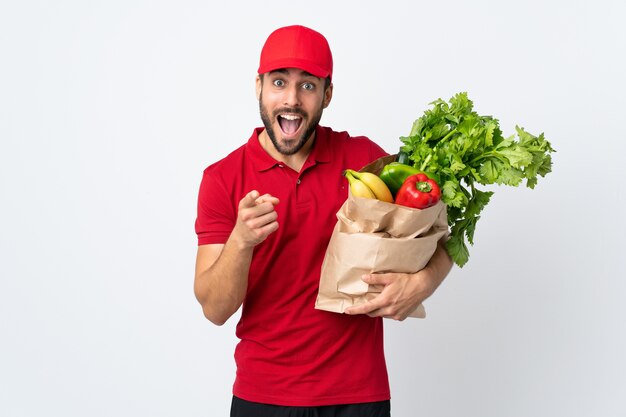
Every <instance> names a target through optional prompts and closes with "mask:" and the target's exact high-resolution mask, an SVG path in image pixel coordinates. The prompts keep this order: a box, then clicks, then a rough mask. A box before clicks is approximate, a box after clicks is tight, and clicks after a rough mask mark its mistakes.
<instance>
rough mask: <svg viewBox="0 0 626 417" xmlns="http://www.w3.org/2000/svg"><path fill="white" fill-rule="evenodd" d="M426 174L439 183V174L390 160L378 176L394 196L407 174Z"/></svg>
mask: <svg viewBox="0 0 626 417" xmlns="http://www.w3.org/2000/svg"><path fill="white" fill-rule="evenodd" d="M421 173H424V174H426V175H427V176H428V177H429V178H431V179H433V180H434V181H435V182H437V183H439V178H438V177H439V176H438V175H436V174H434V173H430V172H422V171H420V170H419V169H417V168H415V167H412V166H411V165H407V164H403V163H400V162H391V163H389V164H387V165H385V166H384V167H383V169H382V171H381V172H380V175H379V177H380V178H381V179H382V180H383V182H384V183H385V184H387V187H388V188H389V191H391V194H393V196H394V197H395V195H396V193H397V192H398V190H399V189H400V187H401V186H402V183H404V180H406V179H407V178H408V177H409V176H411V175H415V174H421Z"/></svg>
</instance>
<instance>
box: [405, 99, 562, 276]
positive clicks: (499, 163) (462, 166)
mask: <svg viewBox="0 0 626 417" xmlns="http://www.w3.org/2000/svg"><path fill="white" fill-rule="evenodd" d="M431 105H432V108H431V109H428V110H426V111H425V112H424V114H423V115H422V116H421V117H420V118H419V119H417V120H416V121H415V122H414V123H413V126H412V129H411V132H410V134H409V136H406V137H401V138H400V140H401V141H402V143H403V146H402V147H401V148H400V150H401V151H402V152H405V153H407V154H408V155H409V159H410V161H411V163H412V164H413V166H415V167H416V168H419V169H421V170H422V171H425V172H432V173H436V174H437V175H439V178H440V179H441V181H440V185H441V189H442V196H441V199H442V200H443V202H444V203H446V204H447V207H448V209H447V210H448V224H449V226H450V237H449V239H448V241H447V243H446V249H447V251H448V253H449V254H450V256H451V258H452V260H453V261H454V263H456V264H457V265H458V266H460V267H463V266H464V265H465V264H466V263H467V261H468V260H469V249H468V247H467V243H466V241H467V242H468V243H469V244H470V245H473V244H474V231H475V229H476V223H477V222H478V220H479V219H480V213H481V212H482V210H483V209H484V208H485V206H486V205H487V204H488V203H489V200H490V198H491V196H492V195H493V191H482V190H479V189H478V188H477V185H491V184H498V185H507V186H513V187H517V186H519V185H520V184H522V182H523V181H524V180H525V181H526V186H527V187H529V188H534V187H535V186H536V184H537V179H538V178H537V177H538V176H541V177H544V176H545V175H546V174H548V173H549V172H551V170H552V158H551V156H550V154H551V153H552V152H555V150H554V149H553V148H552V146H551V145H550V142H548V141H547V140H546V139H545V137H544V135H543V133H542V134H540V135H539V136H534V135H532V134H531V133H529V132H527V131H525V130H524V129H523V128H521V127H519V126H516V128H515V130H516V135H513V136H511V137H507V138H505V137H503V136H502V131H501V130H500V126H499V122H498V120H497V119H495V118H493V117H491V116H481V115H479V114H478V113H476V112H475V111H474V110H473V106H474V105H473V102H472V101H471V100H470V99H469V98H468V96H467V93H464V92H463V93H458V94H456V95H455V96H454V97H452V98H451V99H450V100H449V102H446V101H444V100H441V99H438V100H436V101H434V102H432V103H431Z"/></svg>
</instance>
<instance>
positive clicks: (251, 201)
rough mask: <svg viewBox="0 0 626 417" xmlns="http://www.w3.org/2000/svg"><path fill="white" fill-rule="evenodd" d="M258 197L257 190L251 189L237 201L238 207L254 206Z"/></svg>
mask: <svg viewBox="0 0 626 417" xmlns="http://www.w3.org/2000/svg"><path fill="white" fill-rule="evenodd" d="M258 198H259V192H258V191H257V190H252V191H250V192H249V193H248V194H246V195H245V196H244V197H243V198H242V199H241V201H239V207H240V208H242V207H254V206H255V204H256V200H257V199H258Z"/></svg>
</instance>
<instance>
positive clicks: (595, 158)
mask: <svg viewBox="0 0 626 417" xmlns="http://www.w3.org/2000/svg"><path fill="white" fill-rule="evenodd" d="M625 20H626V6H625V3H624V2H623V1H621V0H615V1H610V0H598V1H594V2H591V1H586V2H585V1H576V0H567V1H566V0H563V1H534V0H533V1H524V2H522V1H517V2H507V1H496V0H493V1H487V0H476V1H471V2H469V1H468V2H462V1H454V0H453V1H446V2H435V1H430V2H422V1H399V2H393V1H387V2H381V1H371V2H364V1H316V2H307V3H306V4H305V3H300V2H265V3H264V2H249V3H242V2H236V1H232V2H230V3H228V4H226V3H223V2H209V1H177V2H174V1H169V2H167V1H149V0H145V1H138V0H127V1H120V0H111V1H107V2H104V1H102V2H95V1H69V0H66V1H55V2H50V1H25V0H24V1H3V2H2V4H1V6H0V277H1V281H0V337H1V342H0V352H1V355H0V415H2V416H6V417H22V416H43V415H45V416H64V417H69V416H76V417H78V416H81V417H82V416H91V417H100V416H152V417H157V416H225V415H227V410H228V408H229V401H230V390H231V384H232V381H233V378H234V365H233V359H232V354H233V348H234V345H235V343H236V339H235V336H234V325H235V322H236V318H233V319H231V321H229V322H228V323H227V324H226V325H225V326H223V327H215V326H213V325H211V324H210V323H209V322H208V321H206V320H205V319H204V318H203V316H202V313H201V310H200V308H199V306H198V305H197V303H196V301H195V299H194V297H193V291H192V281H193V264H194V260H195V249H196V237H195V234H194V231H193V223H194V220H195V204H196V195H197V188H198V185H199V182H200V178H201V173H202V170H203V169H204V167H206V166H207V165H208V164H209V163H211V162H213V161H216V160H217V159H219V158H221V157H223V156H224V155H226V154H227V153H228V152H229V151H230V150H232V149H234V148H236V147H238V146H240V144H242V143H243V142H244V141H245V140H246V139H247V138H248V136H249V134H250V133H251V131H252V128H253V127H255V126H258V125H260V119H259V116H258V112H257V102H256V100H255V96H254V76H255V74H256V68H257V65H258V54H259V52H260V49H261V46H262V43H263V41H264V40H265V38H266V36H267V35H268V34H269V33H270V32H271V31H272V30H273V29H275V28H276V27H279V26H283V25H287V24H294V23H298V24H305V25H309V26H311V27H313V28H315V29H317V30H319V31H321V32H322V33H323V34H325V35H326V37H327V38H328V39H329V41H330V43H331V47H332V49H333V53H334V57H335V75H334V83H335V94H334V98H333V102H332V103H331V106H330V107H329V108H328V109H327V111H326V113H325V114H324V117H323V119H322V124H324V125H327V126H332V127H333V128H335V129H336V130H348V131H349V132H350V133H352V134H354V135H357V134H365V135H368V136H370V137H371V138H372V139H374V140H376V141H377V142H378V143H379V144H380V145H381V146H383V147H384V148H385V149H386V150H387V151H389V152H395V151H396V150H397V148H398V146H399V145H400V141H399V137H400V136H402V135H406V134H407V133H408V132H409V130H410V128H411V124H412V123H413V120H414V119H416V118H417V117H419V116H420V115H421V114H422V112H423V111H424V110H426V109H427V108H428V103H430V102H431V101H432V100H434V99H436V98H440V97H441V98H444V99H449V98H450V97H451V96H452V95H453V94H455V93H456V92H459V91H467V92H468V94H469V96H470V98H471V99H473V101H474V103H475V109H476V110H477V111H478V112H479V113H481V114H491V115H493V116H495V117H496V118H498V119H499V120H500V123H501V126H502V129H503V130H504V133H505V134H506V135H509V134H512V133H513V132H514V130H513V129H514V126H515V125H516V124H519V125H520V126H523V127H525V128H526V129H527V130H528V131H530V132H532V133H535V134H538V133H540V132H545V134H546V137H547V138H548V139H549V140H550V141H551V142H552V144H553V146H554V147H555V148H556V149H557V153H556V154H555V155H554V171H553V173H552V174H550V175H549V176H548V177H546V178H544V179H540V182H539V185H538V186H537V188H536V189H535V190H528V189H522V188H519V189H517V188H515V189H511V188H506V189H505V188H496V189H494V191H496V194H495V195H494V197H493V199H492V202H491V203H490V204H489V206H488V207H487V209H486V210H485V212H484V214H483V217H482V219H481V221H480V222H479V224H478V228H477V233H476V244H475V246H474V247H472V248H471V258H470V262H469V264H468V265H467V266H466V267H465V268H463V269H459V268H456V269H454V270H453V272H452V273H451V274H450V275H449V277H448V279H447V280H446V281H445V283H444V284H443V285H442V286H441V287H440V289H439V291H438V292H437V293H436V294H435V295H433V296H432V297H431V298H430V299H429V300H427V302H426V309H427V311H428V317H427V318H426V319H425V320H417V319H409V320H407V321H404V322H401V323H398V322H392V321H386V330H387V334H386V336H387V339H386V349H387V350H386V352H387V358H388V362H389V368H390V375H391V384H392V413H393V415H394V416H396V417H398V416H429V417H448V416H449V417H452V416H461V415H462V416H466V417H517V416H519V417H528V416H551V417H552V416H568V417H569V416H593V417H618V416H624V415H626V402H625V400H624V393H625V392H626V359H624V352H626V334H625V330H626V326H625V323H626V320H625V319H626V307H625V306H626V302H625V298H626V284H625V279H626V277H625V275H626V274H625V268H624V266H623V265H624V259H623V258H624V249H626V247H625V244H624V232H625V229H626V227H625V226H626V222H625V220H624V214H623V213H624V211H625V210H624V203H625V200H624V185H623V184H624V183H623V181H624V178H625V175H624V174H625V173H626V172H625V171H626V170H625V168H624V165H623V155H624V154H625V151H626V145H625V140H626V133H625V132H626V130H625V128H624V121H625V120H626V117H625V116H624V111H625V109H626V99H625V93H626V83H625V82H624V75H625V74H626V64H625V56H626V29H625V26H624V21H625Z"/></svg>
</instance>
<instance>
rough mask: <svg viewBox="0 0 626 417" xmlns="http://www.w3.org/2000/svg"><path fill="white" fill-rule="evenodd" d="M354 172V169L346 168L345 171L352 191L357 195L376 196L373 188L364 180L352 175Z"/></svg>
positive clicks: (364, 196)
mask: <svg viewBox="0 0 626 417" xmlns="http://www.w3.org/2000/svg"><path fill="white" fill-rule="evenodd" d="M353 172H354V171H352V170H346V171H344V173H343V175H345V176H346V178H347V179H348V182H349V183H350V191H351V192H352V195H353V196H355V197H363V198H376V196H375V195H374V193H373V192H372V190H370V189H369V187H368V186H367V185H365V183H364V182H363V181H360V180H358V179H356V178H354V176H353V175H352V173H353Z"/></svg>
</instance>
